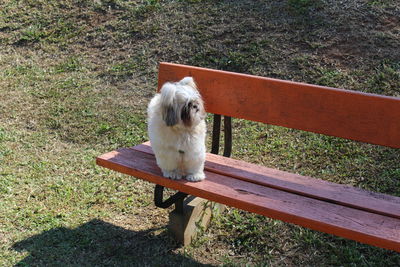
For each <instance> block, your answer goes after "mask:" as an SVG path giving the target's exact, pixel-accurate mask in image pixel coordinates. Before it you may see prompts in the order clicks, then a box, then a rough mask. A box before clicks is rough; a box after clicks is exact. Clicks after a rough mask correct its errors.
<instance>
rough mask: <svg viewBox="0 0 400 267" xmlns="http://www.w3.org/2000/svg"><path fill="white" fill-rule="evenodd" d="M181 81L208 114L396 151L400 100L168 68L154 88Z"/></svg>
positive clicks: (165, 66) (195, 69) (399, 142)
mask: <svg viewBox="0 0 400 267" xmlns="http://www.w3.org/2000/svg"><path fill="white" fill-rule="evenodd" d="M185 76H192V77H194V79H195V81H196V83H197V84H198V87H199V90H200V91H201V95H202V96H203V98H204V100H205V105H206V109H207V111H208V112H210V113H215V114H221V115H227V116H231V117H235V118H243V119H248V120H252V121H259V122H264V123H268V124H273V125H279V126H284V127H289V128H294V129H298V130H304V131H310V132H315V133H321V134H326V135H330V136H337V137H342V138H347V139H352V140H356V141H362V142H367V143H372V144H378V145H383V146H388V147H394V148H400V98H395V97H387V96H381V95H375V94H367V93H361V92H355V91H348V90H342V89H336V88H329V87H324V86H317V85H310V84H305V83H297V82H291V81H283V80H277V79H270V78H264V77H258V76H252V75H246V74H239V73H233V72H226V71H219V70H211V69H205V68H198V67H192V66H185V65H179V64H172V63H161V64H160V69H159V78H158V83H159V87H161V86H162V84H164V83H165V82H167V81H178V80H180V79H181V78H183V77H185Z"/></svg>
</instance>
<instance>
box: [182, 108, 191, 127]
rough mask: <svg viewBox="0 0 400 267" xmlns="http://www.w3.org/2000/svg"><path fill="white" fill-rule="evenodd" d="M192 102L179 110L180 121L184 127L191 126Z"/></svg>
mask: <svg viewBox="0 0 400 267" xmlns="http://www.w3.org/2000/svg"><path fill="white" fill-rule="evenodd" d="M191 113H192V102H188V103H186V104H185V105H184V106H183V107H182V110H181V120H182V122H183V124H184V125H185V126H188V127H190V126H191V125H192V114H191Z"/></svg>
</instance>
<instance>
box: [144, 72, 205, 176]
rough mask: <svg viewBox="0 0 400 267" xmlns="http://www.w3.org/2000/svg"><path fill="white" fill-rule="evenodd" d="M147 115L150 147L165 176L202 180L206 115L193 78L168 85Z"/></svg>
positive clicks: (165, 85)
mask: <svg viewBox="0 0 400 267" xmlns="http://www.w3.org/2000/svg"><path fill="white" fill-rule="evenodd" d="M147 114H148V133H149V137H150V142H151V147H152V148H153V151H154V153H155V155H156V160H157V165H158V166H159V167H160V168H161V170H162V173H163V176H165V177H169V178H171V179H181V178H183V177H185V178H186V179H187V180H189V181H201V180H203V179H204V178H205V175H204V161H205V154H206V152H205V151H206V148H205V138H206V123H205V120H204V118H205V116H206V112H205V110H204V104H203V100H202V99H201V96H200V93H199V92H198V91H197V87H196V84H195V82H194V80H193V78H192V77H185V78H183V79H182V80H181V81H179V82H176V83H169V82H168V83H165V84H164V85H163V86H162V88H161V90H160V93H158V94H156V95H155V96H154V97H153V99H152V100H151V101H150V104H149V106H148V109H147Z"/></svg>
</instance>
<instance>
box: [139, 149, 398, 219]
mask: <svg viewBox="0 0 400 267" xmlns="http://www.w3.org/2000/svg"><path fill="white" fill-rule="evenodd" d="M133 149H135V150H138V151H142V152H145V153H148V154H153V151H152V149H151V146H150V143H149V142H146V143H143V144H140V145H137V146H135V147H133ZM205 169H206V170H207V171H210V172H213V173H217V174H221V175H224V176H229V177H232V178H235V179H240V180H244V181H247V182H250V183H254V184H258V185H262V186H267V187H271V188H276V189H279V190H284V191H286V192H291V193H295V194H298V195H303V196H307V197H311V198H314V199H320V200H324V201H328V202H331V203H337V204H340V205H343V206H347V207H352V208H356V209H360V210H364V211H368V212H372V213H377V214H381V215H385V216H390V217H394V218H398V219H400V197H395V196H390V195H385V194H380V193H375V192H370V191H366V190H362V189H360V188H355V187H352V186H348V185H343V184H336V183H331V182H328V181H324V180H321V179H315V178H312V177H307V176H302V175H298V174H293V173H289V172H285V171H280V170H276V169H272V168H266V167H263V166H259V165H256V164H251V163H248V162H244V161H240V160H235V159H231V158H226V157H223V156H219V155H214V154H210V153H207V160H206V164H205Z"/></svg>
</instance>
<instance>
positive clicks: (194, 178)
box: [186, 172, 206, 182]
mask: <svg viewBox="0 0 400 267" xmlns="http://www.w3.org/2000/svg"><path fill="white" fill-rule="evenodd" d="M204 178H206V175H205V174H204V172H198V173H195V174H188V175H187V176H186V180H188V181H190V182H199V181H202V180H204Z"/></svg>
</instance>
